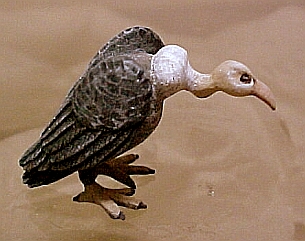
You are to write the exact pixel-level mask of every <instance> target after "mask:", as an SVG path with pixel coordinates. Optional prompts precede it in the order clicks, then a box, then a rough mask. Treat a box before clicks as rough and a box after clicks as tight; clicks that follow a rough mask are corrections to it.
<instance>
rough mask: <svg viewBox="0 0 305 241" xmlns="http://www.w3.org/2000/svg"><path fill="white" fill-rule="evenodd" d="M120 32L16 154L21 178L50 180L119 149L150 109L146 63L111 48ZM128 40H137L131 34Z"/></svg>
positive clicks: (31, 183) (35, 183)
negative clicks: (30, 143) (19, 154)
mask: <svg viewBox="0 0 305 241" xmlns="http://www.w3.org/2000/svg"><path fill="white" fill-rule="evenodd" d="M139 29H140V28H136V29H135V30H136V32H138V31H139ZM130 31H131V32H132V30H129V32H128V33H129V34H130V33H131V32H130ZM122 33H123V32H122ZM122 33H121V34H119V35H118V36H120V37H119V38H118V37H117V36H116V37H115V38H114V39H113V40H111V41H110V42H109V43H108V44H107V45H106V46H105V47H104V48H103V51H99V54H98V56H100V57H99V60H95V61H94V64H92V63H93V62H91V64H90V65H89V68H88V71H87V72H86V73H85V74H84V75H83V76H82V77H81V78H80V80H79V81H78V82H77V83H76V84H75V86H74V87H73V88H72V89H71V91H70V93H69V95H68V97H67V98H66V100H65V101H64V103H63V105H62V107H61V109H60V111H59V113H58V114H57V115H56V116H55V117H54V118H53V120H52V121H51V123H50V124H49V125H48V127H47V128H46V129H45V130H44V132H43V133H42V135H41V138H40V139H39V140H38V141H37V142H36V143H35V144H34V145H33V146H32V147H31V148H29V150H27V151H26V152H25V154H24V155H23V156H22V158H21V159H20V161H19V163H20V165H21V166H22V167H23V168H24V170H25V173H24V175H23V181H24V183H26V184H28V185H29V186H30V187H35V186H40V185H45V184H49V183H51V182H54V181H57V180H59V179H61V178H63V177H65V176H67V175H70V174H72V173H73V172H75V171H77V170H83V169H88V168H92V167H94V166H95V165H96V164H98V163H99V162H101V161H104V160H107V159H108V158H111V157H114V156H116V155H118V154H121V152H122V150H124V148H123V147H124V146H125V145H126V143H128V142H129V138H130V136H131V135H132V133H133V131H134V130H135V129H136V128H137V127H138V126H139V125H141V123H142V122H143V121H144V120H145V118H146V117H147V116H148V115H149V114H150V113H151V111H152V110H153V108H154V107H153V106H152V105H151V103H152V102H151V98H152V86H151V83H150V81H149V76H148V73H149V69H147V68H148V66H149V65H147V63H145V64H144V65H143V66H144V67H143V66H142V65H139V64H138V63H137V62H135V61H134V60H133V59H131V58H129V57H128V56H126V55H120V56H116V55H115V54H114V53H115V51H116V50H113V49H112V47H114V45H113V44H111V43H117V42H118V41H119V42H123V41H122V38H123V36H122V35H123V34H122ZM128 36H129V37H130V36H131V35H128ZM135 36H138V35H137V34H136V35H135ZM117 39H120V40H117ZM146 40H147V39H145V41H146ZM145 41H144V42H145ZM129 42H136V41H135V40H132V38H129ZM157 42H158V41H157ZM158 43H159V42H158ZM107 46H108V47H107ZM111 46H112V47H111ZM133 46H135V44H133ZM145 46H149V45H147V43H146V44H145ZM126 48H128V47H126ZM150 48H151V47H150ZM156 48H157V47H156ZM131 49H133V47H132V48H131ZM141 50H142V51H145V49H143V48H141ZM108 51H109V54H107V53H108ZM113 51H114V52H113ZM101 53H104V55H105V57H103V58H102V55H101ZM110 53H111V54H110ZM106 56H110V57H106ZM111 56H114V57H111ZM145 66H146V67H147V68H146V67H145ZM124 151H126V150H124Z"/></svg>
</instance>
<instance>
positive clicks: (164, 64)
mask: <svg viewBox="0 0 305 241" xmlns="http://www.w3.org/2000/svg"><path fill="white" fill-rule="evenodd" d="M151 74H152V78H153V84H154V87H155V91H156V94H157V96H158V98H160V99H165V98H167V97H169V96H171V95H173V94H175V93H177V92H179V91H181V90H187V91H190V92H192V93H193V94H195V95H196V96H198V97H206V96H209V95H211V94H212V93H214V92H215V90H214V87H213V81H212V79H211V76H210V75H208V74H201V73H199V72H197V71H195V70H194V69H193V68H192V67H191V66H190V64H189V61H188V57H187V52H186V50H185V49H183V48H181V47H179V46H177V45H167V46H165V47H163V48H162V49H160V50H159V52H158V53H157V54H156V55H154V56H153V58H152V63H151Z"/></svg>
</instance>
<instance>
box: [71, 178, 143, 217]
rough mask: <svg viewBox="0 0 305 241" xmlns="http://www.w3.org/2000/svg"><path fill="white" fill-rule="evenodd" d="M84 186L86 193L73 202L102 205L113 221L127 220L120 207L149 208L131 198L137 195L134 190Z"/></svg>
mask: <svg viewBox="0 0 305 241" xmlns="http://www.w3.org/2000/svg"><path fill="white" fill-rule="evenodd" d="M84 186H85V190H84V192H82V193H80V194H78V195H77V196H76V197H74V198H73V201H76V202H90V203H93V204H97V205H100V206H101V207H102V208H103V209H104V210H105V211H106V213H107V214H108V215H109V216H110V217H111V218H113V219H121V220H124V219H125V215H124V213H123V212H122V211H121V210H120V208H119V206H123V207H126V208H131V209H136V210H137V209H145V208H147V205H146V204H145V203H143V202H142V201H139V200H136V199H134V198H132V197H130V196H132V195H133V194H134V193H135V190H134V189H131V188H122V189H109V188H104V187H102V186H100V185H99V184H98V183H96V182H94V183H92V184H89V185H86V184H85V185H84Z"/></svg>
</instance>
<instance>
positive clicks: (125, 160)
mask: <svg viewBox="0 0 305 241" xmlns="http://www.w3.org/2000/svg"><path fill="white" fill-rule="evenodd" d="M138 158H139V155H137V154H128V155H124V156H120V157H117V158H114V159H110V160H108V161H105V162H103V163H101V164H100V165H99V166H98V167H97V168H95V171H96V173H97V174H98V175H105V176H109V177H111V178H113V179H115V180H117V181H118V182H120V183H123V184H125V185H126V186H128V187H131V188H133V189H136V184H135V182H134V181H133V180H132V179H131V177H130V175H149V174H154V173H155V170H153V169H150V168H148V167H145V166H135V165H130V164H131V163H133V162H134V161H135V160H137V159H138Z"/></svg>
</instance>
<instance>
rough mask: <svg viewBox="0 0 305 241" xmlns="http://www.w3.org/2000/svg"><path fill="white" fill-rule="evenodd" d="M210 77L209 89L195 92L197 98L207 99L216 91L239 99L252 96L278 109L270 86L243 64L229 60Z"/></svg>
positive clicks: (273, 108)
mask: <svg viewBox="0 0 305 241" xmlns="http://www.w3.org/2000/svg"><path fill="white" fill-rule="evenodd" d="M208 76H209V77H208V79H209V88H205V89H202V91H201V90H198V89H197V91H193V93H194V94H195V95H196V96H197V97H201V98H202V97H207V96H209V95H211V94H213V93H215V92H216V91H223V92H225V93H227V94H229V95H232V96H237V97H243V96H251V95H252V96H256V97H258V98H259V99H261V100H262V101H264V102H265V103H266V104H267V105H268V106H270V108H271V109H272V110H275V108H276V104H275V98H274V96H273V94H272V92H271V90H270V89H269V88H268V86H267V85H265V84H264V83H263V82H261V81H260V80H258V79H257V78H255V77H254V76H253V74H252V72H251V71H250V69H249V68H248V67H247V66H245V65H244V64H242V63H239V62H237V61H233V60H227V61H225V62H223V63H222V64H220V65H219V66H218V67H216V68H215V69H214V70H213V72H212V73H211V74H210V75H208ZM205 79H206V77H205Z"/></svg>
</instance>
